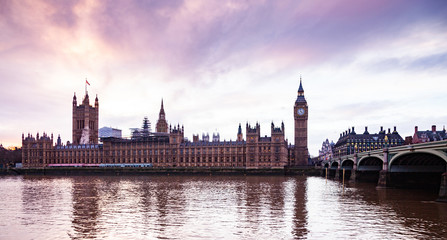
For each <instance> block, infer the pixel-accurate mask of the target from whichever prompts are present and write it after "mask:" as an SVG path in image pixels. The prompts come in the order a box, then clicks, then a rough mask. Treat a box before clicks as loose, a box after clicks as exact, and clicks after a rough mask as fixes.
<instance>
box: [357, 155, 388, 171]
mask: <svg viewBox="0 0 447 240" xmlns="http://www.w3.org/2000/svg"><path fill="white" fill-rule="evenodd" d="M382 166H383V160H382V159H381V158H379V157H377V156H365V157H362V158H361V159H360V160H359V162H358V163H357V170H359V171H380V170H382Z"/></svg>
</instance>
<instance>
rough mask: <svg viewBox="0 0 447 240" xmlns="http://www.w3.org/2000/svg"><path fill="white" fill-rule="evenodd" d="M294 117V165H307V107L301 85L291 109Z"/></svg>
mask: <svg viewBox="0 0 447 240" xmlns="http://www.w3.org/2000/svg"><path fill="white" fill-rule="evenodd" d="M293 116H294V117H295V163H294V165H307V159H308V158H309V152H308V150H307V117H308V107H307V102H306V99H305V98H304V89H303V85H302V83H301V77H300V87H299V88H298V97H297V98H296V101H295V106H294V108H293Z"/></svg>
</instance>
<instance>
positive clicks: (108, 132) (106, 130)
mask: <svg viewBox="0 0 447 240" xmlns="http://www.w3.org/2000/svg"><path fill="white" fill-rule="evenodd" d="M107 137H114V138H121V137H122V131H121V129H117V128H112V127H102V128H100V129H99V138H107Z"/></svg>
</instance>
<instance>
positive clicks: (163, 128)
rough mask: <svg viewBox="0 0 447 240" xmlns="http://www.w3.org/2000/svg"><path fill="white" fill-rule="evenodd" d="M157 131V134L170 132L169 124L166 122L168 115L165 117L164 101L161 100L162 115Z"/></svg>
mask: <svg viewBox="0 0 447 240" xmlns="http://www.w3.org/2000/svg"><path fill="white" fill-rule="evenodd" d="M155 130H156V131H157V132H163V133H167V132H168V123H167V122H166V115H165V109H164V106H163V99H161V108H160V113H159V114H158V121H157V125H156V127H155Z"/></svg>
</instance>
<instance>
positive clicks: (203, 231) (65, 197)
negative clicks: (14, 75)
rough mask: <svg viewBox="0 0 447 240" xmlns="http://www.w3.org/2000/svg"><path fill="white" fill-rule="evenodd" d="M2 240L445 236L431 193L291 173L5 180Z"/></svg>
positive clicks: (445, 212)
mask: <svg viewBox="0 0 447 240" xmlns="http://www.w3.org/2000/svg"><path fill="white" fill-rule="evenodd" d="M0 193H1V194H0V239H442V238H447V204H446V203H437V202H434V201H433V200H434V199H436V197H437V193H435V192H429V191H424V190H401V189H386V190H376V188H375V184H372V183H348V184H346V185H345V186H343V185H342V183H340V182H338V181H332V180H328V181H326V180H325V179H324V178H321V177H304V176H299V177H289V176H109V177H107V176H106V177H105V176H73V177H61V176H3V177H0Z"/></svg>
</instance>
